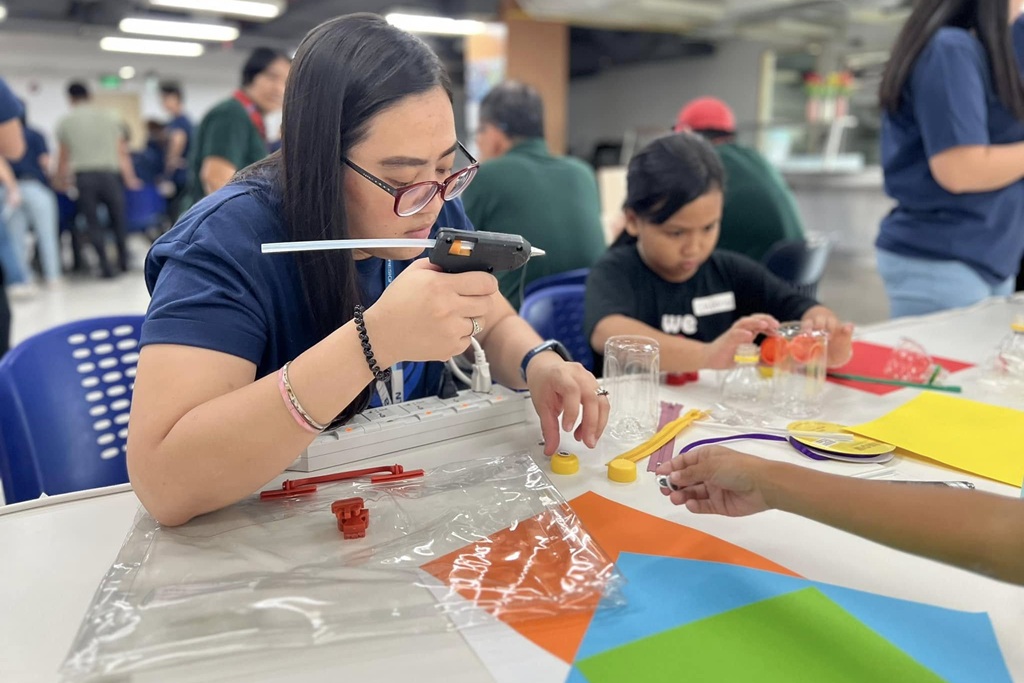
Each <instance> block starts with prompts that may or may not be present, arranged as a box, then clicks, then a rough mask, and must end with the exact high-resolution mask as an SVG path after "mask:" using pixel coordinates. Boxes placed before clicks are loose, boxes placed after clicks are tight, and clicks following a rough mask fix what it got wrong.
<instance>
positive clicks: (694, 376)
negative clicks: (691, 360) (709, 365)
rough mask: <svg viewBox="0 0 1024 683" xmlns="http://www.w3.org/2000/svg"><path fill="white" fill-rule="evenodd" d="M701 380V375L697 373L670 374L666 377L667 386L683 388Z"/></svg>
mask: <svg viewBox="0 0 1024 683" xmlns="http://www.w3.org/2000/svg"><path fill="white" fill-rule="evenodd" d="M699 379H700V373H696V372H670V373H669V374H667V375H665V384H667V385H669V386H670V387H681V386H683V385H684V384H689V383H690V382H696V381H697V380H699Z"/></svg>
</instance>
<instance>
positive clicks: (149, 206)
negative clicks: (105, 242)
mask: <svg viewBox="0 0 1024 683" xmlns="http://www.w3.org/2000/svg"><path fill="white" fill-rule="evenodd" d="M166 213H167V200H166V199H164V198H163V197H162V196H161V195H160V191H159V190H158V189H157V187H156V185H153V184H152V183H147V184H146V185H143V186H142V189H141V190H125V191H124V214H125V221H126V223H127V224H128V225H127V229H128V230H129V231H132V232H145V231H146V230H149V229H150V228H155V227H158V226H159V225H160V221H161V220H162V219H163V216H164V215H165V214H166Z"/></svg>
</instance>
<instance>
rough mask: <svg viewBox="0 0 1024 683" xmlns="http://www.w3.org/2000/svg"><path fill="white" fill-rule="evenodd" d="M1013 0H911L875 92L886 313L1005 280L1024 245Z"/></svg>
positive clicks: (960, 298)
mask: <svg viewBox="0 0 1024 683" xmlns="http://www.w3.org/2000/svg"><path fill="white" fill-rule="evenodd" d="M1020 6H1021V2H1020V0H1012V1H1011V2H1007V0H920V1H919V2H918V3H917V4H916V5H915V6H914V10H913V12H912V13H911V15H910V18H908V19H907V23H906V24H905V26H904V27H903V30H902V32H901V33H900V35H899V37H898V38H897V40H896V43H895V45H894V46H893V50H892V55H891V57H890V59H889V63H888V66H887V67H886V71H885V74H884V75H883V77H882V85H881V88H880V93H879V94H880V100H881V106H882V109H883V120H882V167H883V170H884V173H885V189H886V192H887V193H888V194H889V195H890V196H891V197H892V198H893V199H895V200H896V207H895V208H894V209H893V211H892V212H891V213H890V214H889V215H888V216H887V217H886V218H885V219H884V220H883V221H882V225H881V230H880V232H879V235H878V239H877V241H876V242H875V246H876V247H877V250H878V252H877V257H878V270H879V273H880V274H881V276H882V279H883V281H884V282H885V288H886V292H887V293H888V295H889V301H890V305H891V313H892V316H893V317H901V316H907V315H922V314H926V313H931V312H934V311H939V310H944V309H949V308H957V307H961V306H968V305H971V304H974V303H976V302H978V301H981V300H982V299H984V298H986V297H989V296H999V295H1005V294H1009V293H1010V292H1012V291H1013V286H1014V277H1015V276H1016V274H1017V270H1018V268H1019V267H1020V262H1021V256H1022V254H1024V181H1022V178H1024V83H1022V80H1021V70H1020V68H1019V65H1018V62H1017V61H1016V60H1015V52H1014V40H1013V34H1012V33H1011V28H1010V18H1011V17H1017V15H1018V14H1019V13H1020ZM1019 23H1020V20H1018V25H1019ZM1016 35H1017V36H1021V34H1019V33H1017V34H1016ZM1021 50H1024V41H1018V52H1020V51H1021Z"/></svg>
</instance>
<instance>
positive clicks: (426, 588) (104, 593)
mask: <svg viewBox="0 0 1024 683" xmlns="http://www.w3.org/2000/svg"><path fill="white" fill-rule="evenodd" d="M351 497H361V498H362V499H363V500H364V505H365V507H366V508H367V509H368V510H369V527H368V529H367V534H366V537H365V538H362V539H358V540H343V539H342V533H341V532H340V531H339V530H338V526H337V520H336V518H335V517H334V515H333V514H332V513H331V503H332V502H333V501H335V500H339V499H343V498H351ZM439 586H441V588H439ZM620 588H621V576H620V575H619V574H618V572H617V570H616V569H615V566H614V564H613V563H612V561H611V559H610V557H609V556H608V555H607V554H606V553H605V552H604V551H603V550H601V548H600V547H599V546H598V545H597V544H596V543H595V542H594V540H593V539H592V538H591V537H590V535H589V534H588V533H587V532H586V530H585V529H584V528H583V527H582V525H581V524H580V522H579V520H578V519H577V518H576V515H575V514H574V513H573V511H572V509H571V508H570V507H569V506H568V505H567V504H566V502H565V500H564V499H563V498H562V496H561V495H560V494H559V493H558V491H557V490H556V489H555V488H554V486H552V484H551V483H550V481H548V479H547V478H546V476H545V475H544V473H543V472H542V471H541V469H540V468H539V467H537V465H536V464H535V463H534V461H533V459H532V458H531V457H530V456H529V455H528V454H525V453H521V454H516V455H510V456H503V457H498V458H492V459H483V460H471V461H465V462H459V463H454V464H449V465H445V466H442V467H438V468H436V469H433V470H430V471H428V472H427V473H426V475H425V476H424V477H422V478H419V479H412V480H407V481H402V482H394V483H389V484H376V485H374V484H370V483H368V482H367V481H365V480H350V481H344V482H338V483H333V484H321V485H320V487H319V488H318V490H317V492H316V493H314V494H311V495H305V496H294V497H289V498H280V499H276V500H260V499H259V498H258V496H252V497H250V498H247V499H246V500H244V501H241V502H239V503H238V504H236V505H233V506H231V507H228V508H225V509H224V510H220V511H217V512H214V513H211V514H208V515H204V516H202V517H199V518H197V519H195V520H193V521H192V522H190V523H188V524H186V525H184V526H182V527H176V528H164V527H161V526H160V525H159V524H157V522H156V521H155V520H153V519H152V518H151V517H150V516H149V515H148V514H146V513H145V512H144V511H140V513H139V514H138V516H137V517H136V520H135V525H134V527H133V529H132V531H131V532H130V533H129V535H128V537H127V539H126V541H125V543H124V546H123V547H122V549H121V551H120V553H119V554H118V557H117V559H116V560H115V562H114V564H113V566H112V567H111V568H110V570H109V571H108V572H107V575H106V576H105V577H104V579H103V581H102V582H101V584H100V586H99V588H98V590H97V592H96V596H95V597H94V599H93V602H92V604H91V605H90V607H89V609H88V611H87V613H86V616H85V618H84V620H83V623H82V626H81V627H80V629H79V632H78V635H77V636H76V638H75V641H74V643H73V644H72V647H71V650H70V652H69V654H68V657H67V659H66V660H65V663H64V666H63V668H62V671H61V674H62V678H63V680H65V681H69V682H78V681H92V680H102V679H103V678H104V677H107V676H114V675H122V674H125V673H130V672H136V671H146V670H153V669H159V668H161V667H165V666H171V665H180V664H183V663H185V664H187V663H191V662H197V661H200V660H203V659H206V658H212V657H221V656H224V655H228V654H237V653H244V652H249V651H255V650H268V649H273V648H297V647H312V646H318V645H324V644H328V643H335V642H340V641H344V640H350V639H358V638H367V637H378V636H388V635H411V634H422V633H437V632H441V631H448V630H453V629H462V628H468V627H472V626H474V625H476V624H480V623H487V622H489V620H490V619H491V618H492V617H493V616H500V617H501V618H502V619H503V620H505V621H516V620H525V619H532V618H539V617H547V616H551V615H554V614H558V613H565V612H572V611H586V610H592V609H594V608H595V607H596V606H597V605H598V604H599V603H600V604H601V605H618V604H621V603H622V600H621V593H620ZM482 611H483V612H487V613H488V614H482V613H481V612H482Z"/></svg>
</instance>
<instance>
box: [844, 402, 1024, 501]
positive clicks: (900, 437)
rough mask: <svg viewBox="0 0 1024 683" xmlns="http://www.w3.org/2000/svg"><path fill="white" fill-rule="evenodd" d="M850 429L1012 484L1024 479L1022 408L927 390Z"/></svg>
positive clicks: (1014, 484) (1023, 418)
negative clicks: (993, 404) (889, 410)
mask: <svg viewBox="0 0 1024 683" xmlns="http://www.w3.org/2000/svg"><path fill="white" fill-rule="evenodd" d="M847 429H849V430H850V431H852V432H855V433H857V434H862V435H863V436H866V437H869V438H872V439H876V440H878V441H884V442H886V443H891V444H893V445H894V446H898V447H899V448H902V449H903V450H905V451H909V452H910V453H913V454H915V455H919V456H922V457H925V458H928V459H930V460H935V461H936V462H939V463H942V464H944V465H948V466H950V467H955V468H957V469H960V470H963V471H965V472H970V473H972V474H978V475H981V476H983V477H987V478H989V479H995V480H996V481H1001V482H1005V483H1007V484H1011V485H1013V486H1020V485H1021V481H1022V480H1024V412H1021V411H1019V410H1012V409H1010V408H1002V407H998V406H991V405H988V404H985V403H979V402H977V401H970V400H968V399H965V398H956V397H954V396H949V395H946V394H940V393H937V392H929V391H923V392H921V394H920V395H919V396H917V397H916V398H914V399H913V400H911V401H909V402H907V403H906V404H904V405H903V406H901V407H899V408H897V409H896V410H893V411H892V412H890V413H888V414H886V415H883V416H882V417H880V418H878V419H877V420H874V421H872V422H866V423H864V424H862V425H857V426H855V427H847Z"/></svg>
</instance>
